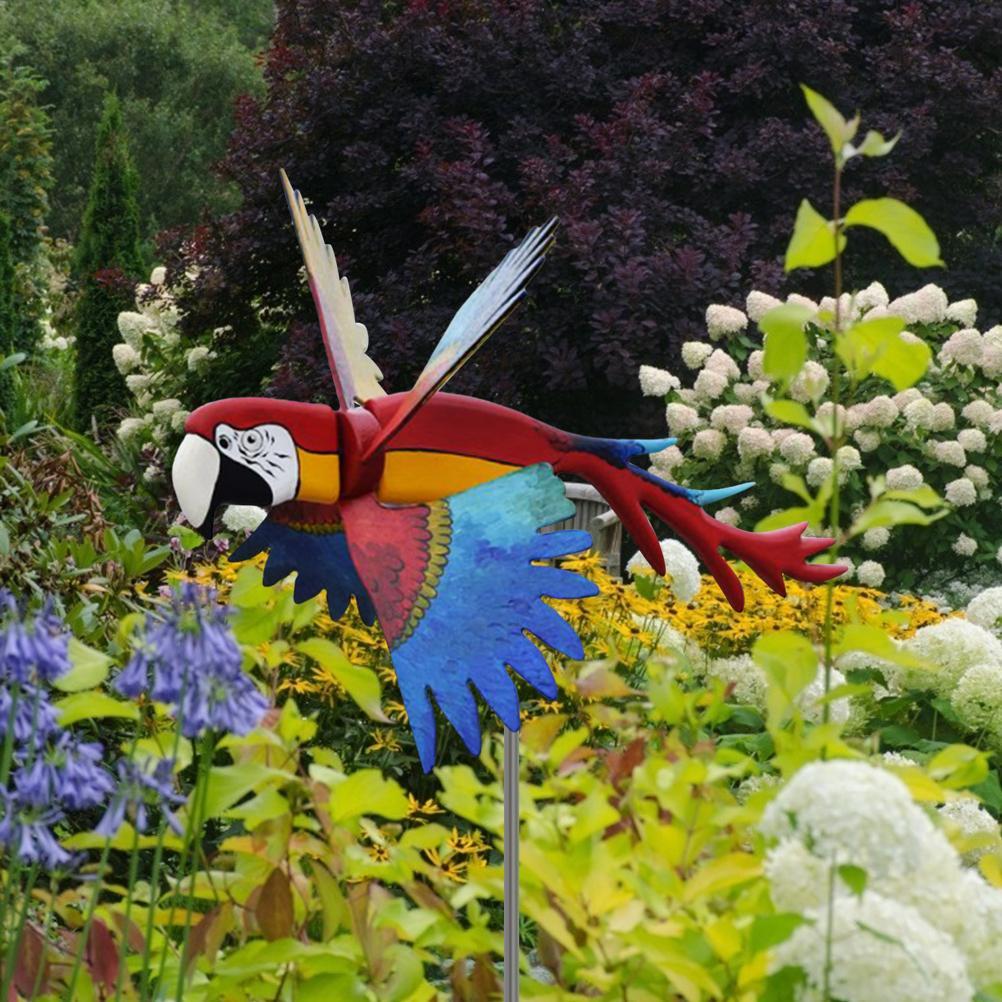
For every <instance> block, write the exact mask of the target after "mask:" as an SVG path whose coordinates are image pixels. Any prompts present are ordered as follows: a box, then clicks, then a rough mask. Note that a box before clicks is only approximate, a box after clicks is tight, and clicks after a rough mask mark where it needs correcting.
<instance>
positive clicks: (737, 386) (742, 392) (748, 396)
mask: <svg viewBox="0 0 1002 1002" xmlns="http://www.w3.org/2000/svg"><path fill="white" fill-rule="evenodd" d="M731 389H732V390H733V391H734V396H735V397H737V400H738V403H740V404H756V403H758V398H759V397H760V396H761V391H760V390H759V388H758V386H756V384H755V383H734V385H733V386H732V387H731Z"/></svg>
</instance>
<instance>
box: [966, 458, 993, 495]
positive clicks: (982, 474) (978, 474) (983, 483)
mask: <svg viewBox="0 0 1002 1002" xmlns="http://www.w3.org/2000/svg"><path fill="white" fill-rule="evenodd" d="M964 476H965V477H967V479H968V480H970V482H971V483H972V484H974V486H975V487H977V489H978V490H979V491H983V490H984V489H985V488H986V487H987V486H988V483H989V478H988V471H987V470H986V469H985V468H984V467H983V466H976V465H975V464H974V463H971V464H970V465H968V466H965V467H964Z"/></svg>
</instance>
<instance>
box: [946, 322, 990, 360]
mask: <svg viewBox="0 0 1002 1002" xmlns="http://www.w3.org/2000/svg"><path fill="white" fill-rule="evenodd" d="M983 351H984V344H983V342H982V340H981V332H980V331H976V330H974V329H973V328H970V327H968V328H965V329H964V330H959V331H954V332H953V333H952V334H951V335H950V336H949V338H947V340H946V343H945V344H944V345H943V347H942V348H940V349H939V353H938V354H937V355H936V361H937V362H939V364H940V365H947V364H948V363H950V362H953V363H954V364H955V365H971V366H974V365H980V364H981V355H982V352H983Z"/></svg>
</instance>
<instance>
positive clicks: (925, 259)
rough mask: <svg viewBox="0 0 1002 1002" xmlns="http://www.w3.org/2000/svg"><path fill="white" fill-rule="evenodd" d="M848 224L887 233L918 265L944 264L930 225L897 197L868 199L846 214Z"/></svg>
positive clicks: (908, 257)
mask: <svg viewBox="0 0 1002 1002" xmlns="http://www.w3.org/2000/svg"><path fill="white" fill-rule="evenodd" d="M845 225H846V226H868V227H870V228H871V229H874V230H877V231H879V232H880V233H883V235H884V236H885V237H887V239H888V240H889V241H890V242H891V244H892V245H893V246H894V248H895V249H896V250H897V251H898V253H899V254H900V255H901V256H902V257H903V258H904V259H905V260H906V261H907V262H908V263H909V264H911V265H914V266H915V267H916V268H932V267H934V266H937V265H939V266H942V264H943V261H942V259H941V258H940V256H939V241H938V240H937V239H936V234H935V233H933V232H932V230H931V229H930V227H929V224H928V223H927V222H926V221H925V220H924V219H923V218H922V217H921V216H920V215H919V214H918V213H917V212H916V211H915V210H914V209H913V208H912V207H911V206H909V205H905V203H904V202H900V201H898V199H896V198H864V199H863V200H862V201H861V202H857V203H856V204H855V205H854V206H853V207H852V208H851V209H850V210H849V211H848V212H847V213H846V214H845Z"/></svg>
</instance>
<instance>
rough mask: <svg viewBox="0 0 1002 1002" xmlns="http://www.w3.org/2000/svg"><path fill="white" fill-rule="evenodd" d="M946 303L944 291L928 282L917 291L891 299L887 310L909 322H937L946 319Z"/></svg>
mask: <svg viewBox="0 0 1002 1002" xmlns="http://www.w3.org/2000/svg"><path fill="white" fill-rule="evenodd" d="M947 305H948V303H947V298H946V293H945V292H944V291H943V290H942V289H941V288H940V287H939V286H938V285H933V284H932V283H931V282H930V283H929V284H928V285H924V286H923V287H922V288H921V289H919V290H918V291H917V292H910V293H908V295H906V296H899V297H898V298H897V299H895V300H892V301H891V302H890V303H888V304H887V311H888V313H890V315H891V316H895V317H901V318H902V319H903V320H904V321H905V322H906V323H909V324H938V323H942V322H943V321H944V320H945V319H946V308H947Z"/></svg>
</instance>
